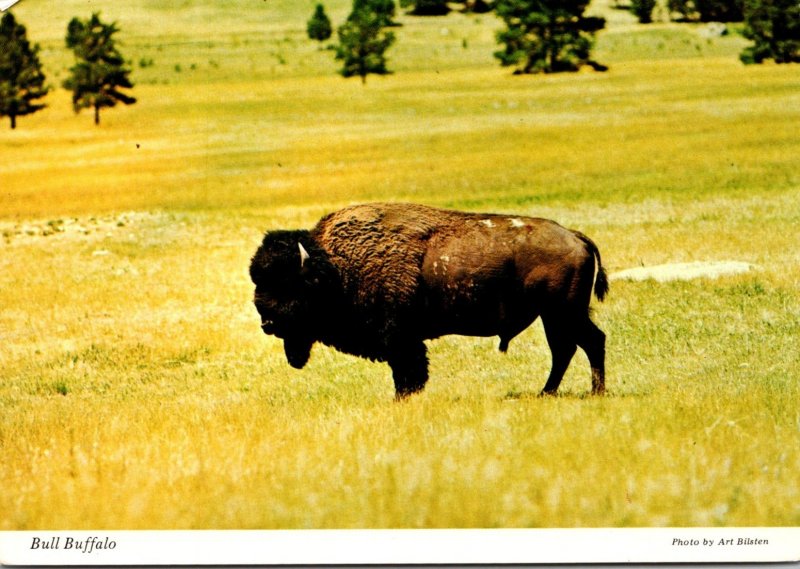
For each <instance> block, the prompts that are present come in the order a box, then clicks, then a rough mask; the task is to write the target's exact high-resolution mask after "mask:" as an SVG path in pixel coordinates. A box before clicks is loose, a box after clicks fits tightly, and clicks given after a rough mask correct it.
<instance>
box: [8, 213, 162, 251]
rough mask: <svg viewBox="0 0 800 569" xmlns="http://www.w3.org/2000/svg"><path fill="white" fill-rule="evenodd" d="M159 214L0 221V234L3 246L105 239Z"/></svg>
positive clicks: (123, 214)
mask: <svg viewBox="0 0 800 569" xmlns="http://www.w3.org/2000/svg"><path fill="white" fill-rule="evenodd" d="M158 216H159V214H152V213H144V212H126V213H120V214H114V215H106V216H95V217H86V218H78V217H65V218H59V219H51V220H37V221H23V222H17V223H15V222H4V221H0V235H2V240H3V242H5V243H6V244H11V243H20V242H23V243H25V242H31V241H36V240H39V239H45V238H50V237H62V238H64V237H66V238H70V237H72V238H78V237H87V236H92V235H95V236H100V237H106V236H109V235H110V234H113V233H114V232H116V231H119V230H120V229H122V228H125V227H130V226H134V225H137V224H140V223H141V222H143V221H149V220H151V219H153V218H155V217H158Z"/></svg>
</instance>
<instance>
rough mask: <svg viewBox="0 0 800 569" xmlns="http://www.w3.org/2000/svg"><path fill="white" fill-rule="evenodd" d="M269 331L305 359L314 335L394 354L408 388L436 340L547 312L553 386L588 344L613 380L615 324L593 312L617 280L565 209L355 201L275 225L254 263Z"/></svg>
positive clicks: (600, 381)
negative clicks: (313, 219)
mask: <svg viewBox="0 0 800 569" xmlns="http://www.w3.org/2000/svg"><path fill="white" fill-rule="evenodd" d="M250 277H251V279H252V280H253V283H254V284H255V295H254V303H255V307H256V309H257V310H258V313H259V315H260V317H261V329H262V330H263V331H264V333H265V334H269V335H273V336H276V337H278V338H280V339H282V340H283V346H284V352H285V354H286V359H287V360H288V362H289V364H290V365H291V366H293V367H295V368H297V369H300V368H302V367H303V366H305V364H306V362H308V359H309V357H310V354H311V348H312V346H313V345H314V343H315V342H321V343H323V344H325V345H327V346H331V347H333V348H335V349H337V350H339V351H341V352H345V353H348V354H353V355H356V356H360V357H363V358H368V359H370V360H373V361H380V362H386V363H388V364H389V367H390V368H391V370H392V376H393V379H394V386H395V393H396V397H397V398H398V399H402V398H404V397H407V396H408V395H410V394H412V393H415V392H418V391H420V390H421V389H422V388H423V387H424V386H425V383H426V382H427V380H428V358H427V355H426V346H425V340H430V339H433V338H439V337H440V336H444V335H446V334H460V335H466V336H499V337H500V346H499V347H500V351H502V352H505V351H506V350H507V349H508V343H509V342H510V341H511V339H512V338H514V337H515V336H516V335H517V334H519V333H520V332H522V331H523V330H525V329H526V328H527V327H528V326H530V325H531V323H533V322H534V321H535V320H536V318H538V317H539V316H541V318H542V322H543V324H544V330H545V334H546V337H547V343H548V345H549V347H550V350H551V352H552V368H551V370H550V375H549V377H548V379H547V383H546V384H545V386H544V389H543V390H542V394H554V393H555V392H556V390H557V389H558V386H559V384H560V383H561V379H562V377H563V376H564V372H565V371H566V369H567V366H568V365H569V363H570V361H571V359H572V356H573V355H574V354H575V351H576V349H577V346H580V347H581V348H582V349H583V350H584V352H586V355H587V357H588V359H589V364H590V366H591V370H592V393H594V394H602V393H603V392H604V391H605V377H604V376H605V371H604V368H605V334H604V333H603V332H602V331H601V330H600V329H599V328H598V327H597V326H596V325H595V324H594V323H593V322H592V320H591V319H590V318H589V301H590V298H591V294H592V289H594V294H595V296H596V297H597V298H598V299H599V300H603V297H604V296H605V294H606V292H607V290H608V280H607V277H606V273H605V270H604V269H603V266H602V264H601V261H600V252H599V251H598V249H597V246H596V245H595V244H594V242H592V240H591V239H589V238H588V237H586V236H585V235H583V234H582V233H580V232H578V231H572V230H570V229H566V228H564V227H562V226H561V225H559V224H557V223H556V222H554V221H550V220H547V219H539V218H532V217H522V216H513V215H496V214H475V213H463V212H458V211H449V210H442V209H435V208H432V207H426V206H422V205H415V204H400V203H377V204H365V205H356V206H352V207H348V208H345V209H342V210H340V211H336V212H334V213H331V214H329V215H327V216H325V217H323V218H322V219H321V220H320V221H319V222H318V223H317V225H316V226H315V227H314V228H313V229H311V230H310V231H309V230H291V231H287V230H278V231H270V232H268V233H266V235H265V236H264V240H263V242H262V243H261V246H260V247H259V248H258V250H257V251H256V253H255V255H254V256H253V258H252V261H251V264H250Z"/></svg>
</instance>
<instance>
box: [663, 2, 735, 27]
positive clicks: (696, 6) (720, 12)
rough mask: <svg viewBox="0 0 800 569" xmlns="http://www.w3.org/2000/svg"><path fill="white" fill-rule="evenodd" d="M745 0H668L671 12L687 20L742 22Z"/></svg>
mask: <svg viewBox="0 0 800 569" xmlns="http://www.w3.org/2000/svg"><path fill="white" fill-rule="evenodd" d="M743 6H744V0H667V8H668V9H669V11H670V12H677V13H678V14H679V15H680V17H681V18H683V19H685V20H700V21H701V22H741V21H742V18H743V17H744V16H743V12H742V9H743Z"/></svg>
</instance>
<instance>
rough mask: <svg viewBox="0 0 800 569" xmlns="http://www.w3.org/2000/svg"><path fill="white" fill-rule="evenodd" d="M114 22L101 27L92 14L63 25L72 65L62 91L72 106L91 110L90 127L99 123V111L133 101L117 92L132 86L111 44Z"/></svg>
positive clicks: (79, 109)
mask: <svg viewBox="0 0 800 569" xmlns="http://www.w3.org/2000/svg"><path fill="white" fill-rule="evenodd" d="M118 31H119V28H117V25H116V23H111V24H105V23H103V22H101V21H100V15H99V14H97V13H95V14H92V17H91V18H89V19H88V20H80V19H78V18H73V19H72V20H71V21H70V22H69V25H68V26H67V37H66V41H67V47H69V48H71V49H72V50H73V51H74V52H75V59H76V64H75V65H74V66H73V67H72V68H70V73H71V75H70V77H69V78H68V79H67V80H66V81H64V88H65V89H68V90H71V91H72V106H73V108H74V109H75V112H76V113H78V112H80V111H81V109H87V108H94V124H96V125H99V124H100V109H102V108H104V107H114V106H116V104H117V103H118V102H121V103H124V104H126V105H132V104H133V103H135V102H136V99H135V98H133V97H131V96H129V95H127V94H125V93H123V92H122V91H120V89H121V88H123V89H130V88H132V87H133V83H131V81H130V79H129V78H128V75H129V74H130V72H131V70H130V69H129V68H127V67H126V66H125V60H124V59H123V58H122V55H121V54H120V52H119V50H117V47H116V45H115V44H114V38H113V36H114V34H116V33H117V32H118Z"/></svg>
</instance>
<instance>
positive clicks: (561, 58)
mask: <svg viewBox="0 0 800 569" xmlns="http://www.w3.org/2000/svg"><path fill="white" fill-rule="evenodd" d="M588 4H589V1H588V0H498V1H497V3H496V4H495V11H496V12H497V15H498V16H499V17H500V18H502V20H503V21H504V22H505V24H506V29H505V30H501V31H500V32H498V34H497V40H498V42H500V43H501V44H504V46H505V48H504V49H503V50H501V51H497V52H495V57H497V58H498V59H499V60H500V62H501V64H502V65H516V66H517V71H516V73H555V72H559V71H577V70H578V69H579V68H580V67H581V66H583V65H587V64H588V65H591V66H592V67H594V68H595V69H598V70H605V69H606V68H605V66H602V65H600V64H598V63H595V62H593V61H591V60H590V59H589V57H590V52H591V48H592V44H593V42H594V33H595V32H596V31H598V30H600V29H602V28H603V27H604V26H605V19H603V18H597V17H586V16H584V15H583V12H584V10H585V9H586V7H587V5H588Z"/></svg>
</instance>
